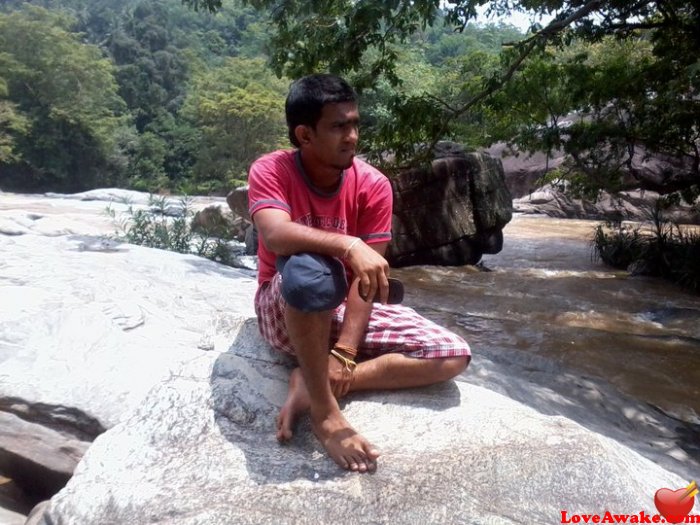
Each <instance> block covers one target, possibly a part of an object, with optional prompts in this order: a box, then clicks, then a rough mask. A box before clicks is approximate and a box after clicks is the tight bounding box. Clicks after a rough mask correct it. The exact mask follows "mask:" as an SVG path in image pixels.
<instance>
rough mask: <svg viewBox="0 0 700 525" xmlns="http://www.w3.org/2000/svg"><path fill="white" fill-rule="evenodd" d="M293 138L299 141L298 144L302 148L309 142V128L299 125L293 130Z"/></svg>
mask: <svg viewBox="0 0 700 525" xmlns="http://www.w3.org/2000/svg"><path fill="white" fill-rule="evenodd" d="M294 136H295V137H296V138H297V140H298V141H299V144H301V145H302V146H304V145H306V144H308V143H309V142H310V141H311V128H310V127H309V126H306V125H304V124H299V125H298V126H297V127H296V128H294Z"/></svg>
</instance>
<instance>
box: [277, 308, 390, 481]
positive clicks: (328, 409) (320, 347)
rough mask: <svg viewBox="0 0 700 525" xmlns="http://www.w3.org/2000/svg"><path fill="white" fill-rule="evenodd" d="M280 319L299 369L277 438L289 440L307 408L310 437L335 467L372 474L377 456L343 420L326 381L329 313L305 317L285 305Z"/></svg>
mask: <svg viewBox="0 0 700 525" xmlns="http://www.w3.org/2000/svg"><path fill="white" fill-rule="evenodd" d="M284 317H285V323H286V326H287V333H288V336H289V340H290V342H291V343H292V345H293V347H294V349H295V350H296V357H297V359H298V361H299V368H298V369H297V370H296V371H295V377H293V378H290V391H289V396H288V398H287V402H286V403H285V406H284V407H283V409H282V412H281V413H280V419H279V420H278V424H280V425H281V426H280V427H279V428H278V438H280V437H281V438H282V439H284V438H286V437H287V436H289V437H291V425H292V423H293V420H294V418H295V416H296V415H297V414H298V413H299V412H300V411H302V410H305V409H306V408H309V409H310V414H311V425H312V428H313V430H314V434H316V437H317V438H318V439H319V441H320V442H321V444H322V445H323V446H324V448H325V449H326V451H327V452H328V454H329V455H330V456H331V458H332V459H333V460H334V461H335V462H336V463H337V464H338V465H340V466H341V467H343V468H346V469H349V470H355V471H359V472H366V471H371V470H374V469H375V468H376V459H377V457H379V453H378V452H377V451H376V449H375V448H374V447H373V446H372V445H370V444H369V443H368V442H367V440H366V439H365V438H363V437H362V436H360V435H359V434H358V433H357V432H356V431H355V430H354V429H353V428H352V427H351V426H350V425H349V424H348V422H347V421H346V419H345V418H344V417H343V415H342V413H341V412H340V408H339V406H338V401H337V400H336V399H335V397H334V396H333V393H332V391H331V388H330V383H329V381H328V341H329V336H330V326H331V312H312V313H305V312H301V311H300V310H297V309H296V308H293V307H292V306H289V305H287V307H286V309H285V314H284ZM299 374H300V375H301V376H302V378H303V381H300V379H301V378H299V377H298V376H299ZM307 403H308V405H307ZM285 414H286V415H287V416H288V417H284V415H285Z"/></svg>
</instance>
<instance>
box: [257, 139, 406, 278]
mask: <svg viewBox="0 0 700 525" xmlns="http://www.w3.org/2000/svg"><path fill="white" fill-rule="evenodd" d="M248 184H249V188H248V208H249V210H250V216H251V217H253V215H255V212H257V211H259V210H262V209H265V208H277V209H280V210H284V211H286V212H287V213H289V215H290V217H291V219H292V220H293V221H294V222H297V223H300V224H304V225H306V226H311V227H313V228H318V229H320V230H325V231H330V232H334V233H342V234H346V235H352V236H354V237H359V238H361V239H362V240H363V241H365V242H366V243H368V244H371V243H376V242H385V241H389V240H391V207H392V202H393V194H392V191H391V184H390V183H389V179H387V178H386V177H385V176H384V175H383V174H382V173H381V172H380V171H378V170H377V169H376V168H374V167H372V166H370V165H369V164H367V163H366V162H364V161H362V160H360V159H357V158H355V159H354V160H353V162H352V166H351V167H350V168H348V169H346V170H345V171H344V172H343V175H342V180H341V182H340V185H339V187H338V189H337V190H336V191H334V192H333V193H323V192H321V191H320V190H318V189H317V188H315V187H314V186H312V184H311V182H310V181H309V179H308V177H307V176H306V174H305V173H304V170H303V168H302V165H301V159H300V158H299V156H298V154H297V151H296V150H280V151H275V152H273V153H269V154H267V155H264V156H263V157H260V158H259V159H258V160H256V161H255V162H254V163H253V165H252V166H251V167H250V173H249V176H248ZM275 258H276V255H275V254H274V253H272V252H270V251H269V250H268V249H267V248H266V247H265V243H264V242H263V240H262V237H259V238H258V283H260V284H262V283H264V282H267V281H269V280H271V279H272V277H273V276H274V275H275V271H276V270H275Z"/></svg>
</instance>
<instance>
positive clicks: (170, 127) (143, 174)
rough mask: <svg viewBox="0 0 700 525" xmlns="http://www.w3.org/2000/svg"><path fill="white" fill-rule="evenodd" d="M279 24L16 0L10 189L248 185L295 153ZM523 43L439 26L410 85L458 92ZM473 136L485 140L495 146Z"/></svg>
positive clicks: (159, 2) (370, 94)
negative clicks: (255, 174) (477, 64)
mask: <svg viewBox="0 0 700 525" xmlns="http://www.w3.org/2000/svg"><path fill="white" fill-rule="evenodd" d="M271 30H272V29H271V26H270V23H269V21H268V20H267V19H266V17H265V16H262V15H261V14H259V13H257V12H256V11H255V10H254V9H253V8H251V7H244V6H242V5H240V4H235V3H230V4H227V5H226V6H224V8H223V9H221V10H220V11H219V12H218V13H216V14H210V13H203V12H195V11H193V10H191V9H189V8H188V7H186V6H182V5H181V4H180V3H179V2H178V1H172V0H170V1H168V0H155V1H153V0H128V1H125V2H117V1H113V0H61V1H58V2H56V1H49V0H47V1H45V2H43V3H42V2H32V3H31V4H30V3H28V2H4V9H3V11H2V12H0V188H2V189H4V190H20V191H37V190H42V191H44V190H56V191H79V190H84V189H88V188H93V187H97V186H105V185H116V186H122V187H130V188H134V189H138V190H146V191H173V192H179V193H189V194H195V193H196V194H202V193H221V192H225V191H227V190H228V189H230V188H231V187H233V186H235V185H237V184H240V183H242V182H243V181H244V180H245V177H246V169H247V166H248V165H249V163H250V162H251V161H252V160H253V159H254V158H255V157H257V156H258V155H260V154H261V153H263V152H264V151H267V150H270V149H273V148H276V147H279V146H284V147H286V146H287V145H288V142H287V138H286V136H287V133H286V129H285V127H284V121H283V104H284V97H285V95H286V91H287V87H288V84H289V79H288V78H286V77H285V76H284V75H280V76H279V77H278V76H277V75H275V74H274V73H273V72H272V70H271V69H270V67H269V65H268V62H269V58H268V55H267V51H266V42H267V40H268V35H269V33H270V31H271ZM521 37H522V35H521V34H520V33H519V32H518V31H517V30H516V29H515V28H513V27H508V26H488V27H476V26H469V27H468V28H466V30H465V31H464V32H462V33H459V34H456V33H454V32H452V31H450V30H449V29H447V28H443V29H439V28H435V29H430V30H428V31H426V32H424V33H422V34H420V35H417V36H416V37H415V38H414V39H413V40H412V41H411V42H408V43H406V45H405V46H404V47H403V49H402V50H401V52H402V56H401V57H400V60H399V61H398V63H397V68H396V74H397V75H398V77H399V78H401V80H402V81H403V87H402V88H401V90H402V91H403V92H406V93H409V94H420V93H428V92H431V90H440V89H447V90H449V89H450V82H451V80H450V78H449V76H448V73H449V72H450V71H452V69H453V67H454V62H455V61H457V60H461V57H464V56H467V55H470V54H471V55H472V56H474V57H477V56H478V57H481V58H480V60H488V59H490V60H497V54H498V52H499V50H500V47H501V44H502V42H504V41H509V40H517V39H519V38H521ZM395 92H396V90H395V88H394V87H393V86H392V85H391V84H389V83H388V82H384V81H380V82H378V83H377V84H376V85H375V86H373V87H372V88H370V89H366V90H364V91H363V93H362V97H363V100H362V104H363V108H364V119H365V124H366V127H367V130H368V140H367V141H365V142H366V144H367V145H368V147H369V146H371V145H372V144H373V141H374V139H373V138H372V136H373V135H374V136H376V135H377V133H378V132H377V130H378V129H379V128H380V127H381V125H382V123H383V121H385V120H387V119H388V118H389V117H388V115H389V114H390V111H389V109H388V104H389V103H390V99H391V96H393V95H394V94H395ZM385 115H387V117H386V118H385ZM469 128H470V126H469V123H466V122H465V130H464V137H465V138H466V137H469V140H470V141H473V142H472V144H471V145H472V146H478V145H479V144H481V143H483V142H484V139H485V138H486V137H483V135H484V130H483V129H481V128H479V127H478V126H477V127H475V126H474V123H471V128H472V129H469Z"/></svg>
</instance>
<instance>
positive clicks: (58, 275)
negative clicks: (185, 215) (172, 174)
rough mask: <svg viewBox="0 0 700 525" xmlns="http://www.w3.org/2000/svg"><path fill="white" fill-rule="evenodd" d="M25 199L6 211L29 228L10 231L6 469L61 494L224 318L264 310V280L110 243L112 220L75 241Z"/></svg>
mask: <svg viewBox="0 0 700 525" xmlns="http://www.w3.org/2000/svg"><path fill="white" fill-rule="evenodd" d="M13 198H14V197H11V196H8V195H2V196H0V202H3V203H4V204H5V205H7V204H8V201H9V200H10V199H13ZM58 200H59V199H44V202H43V205H44V206H45V207H46V209H47V210H49V209H50V208H51V207H52V205H56V204H57V203H56V202H55V201H58ZM22 201H23V199H17V200H16V201H15V204H16V203H17V202H22ZM60 201H61V203H59V204H58V206H59V209H62V210H65V209H66V208H64V207H63V205H64V204H65V203H66V201H67V199H60ZM24 202H25V203H27V204H28V206H27V207H28V208H30V209H31V211H22V210H21V209H19V210H18V209H17V208H16V207H15V208H14V210H12V211H8V210H7V209H3V210H1V211H2V215H0V217H3V218H4V219H5V220H6V221H7V222H12V223H14V224H19V223H20V222H21V221H22V220H23V219H22V218H23V217H25V218H26V220H27V221H28V222H27V226H26V227H25V228H23V229H21V231H15V233H14V234H12V235H10V234H8V231H7V229H5V230H3V233H5V235H0V250H1V251H2V253H3V258H2V263H1V264H0V277H1V280H0V288H1V290H0V296H2V301H0V421H1V424H0V429H1V430H0V472H3V473H5V474H7V475H10V476H11V477H12V478H13V479H15V480H16V481H17V482H18V483H22V485H23V486H24V487H25V488H26V489H28V490H30V491H31V492H33V493H34V494H35V495H37V496H46V497H49V496H51V495H52V494H54V493H55V492H56V491H57V490H58V489H59V488H60V487H61V486H63V485H64V484H65V482H66V481H67V480H68V478H69V477H70V475H71V474H72V471H73V469H74V467H75V465H76V464H77V462H78V461H79V459H80V457H82V455H83V453H84V452H85V450H86V449H87V447H88V445H89V443H90V442H91V441H92V440H93V439H94V438H95V437H96V436H97V435H99V434H100V433H102V432H104V430H105V429H107V428H110V427H112V426H114V425H115V424H116V423H117V422H118V421H119V419H120V417H121V415H122V414H123V413H124V412H125V411H128V410H130V409H132V408H134V407H135V406H137V405H138V404H139V403H140V402H141V400H142V398H143V396H144V395H145V394H146V392H147V391H148V390H149V389H150V388H151V387H152V386H153V384H154V383H155V382H157V381H159V380H161V379H162V378H164V377H167V376H168V374H169V373H170V368H171V367H172V366H178V365H179V364H180V363H183V362H185V361H187V360H189V359H191V358H192V357H193V355H196V354H197V353H198V352H205V351H208V350H210V349H211V344H212V343H211V337H212V334H213V332H214V330H215V329H216V325H217V323H220V322H222V321H221V318H222V317H221V316H222V315H224V316H226V315H233V314H241V315H246V316H250V315H252V313H253V312H252V302H251V300H250V298H251V294H252V293H253V292H254V290H255V288H256V283H255V281H254V279H253V278H251V277H250V273H244V272H242V271H238V270H234V269H232V268H228V267H225V266H221V265H218V264H215V263H213V262H210V261H207V260H205V259H201V258H198V257H194V256H188V255H179V254H175V253H171V252H164V251H160V250H152V249H147V248H142V247H138V246H131V245H126V244H119V243H116V242H114V241H108V240H104V239H103V238H101V237H98V236H96V234H97V233H98V232H100V231H105V230H107V228H108V226H107V220H106V219H100V220H95V221H90V220H89V219H87V220H86V219H85V218H83V221H82V222H78V221H77V220H75V221H72V222H71V225H70V229H69V230H68V234H66V229H65V224H66V218H65V216H64V215H63V214H62V213H60V212H56V213H53V212H54V211H55V210H51V211H52V213H39V212H37V211H36V208H33V207H32V206H31V205H29V200H28V198H25V199H24ZM86 204H91V203H86ZM104 206H105V203H104V202H100V203H99V206H98V207H92V206H88V207H87V214H86V215H87V217H89V216H90V213H91V211H92V210H93V209H94V210H95V213H96V215H98V216H99V214H100V213H101V211H97V210H102V209H104ZM38 215H41V218H40V219H32V218H31V217H32V216H33V217H36V216H38ZM101 220H104V221H105V222H104V223H102V222H101ZM39 221H41V222H42V223H43V224H42V227H41V228H40V229H39V228H37V227H36V224H35V223H36V222H39ZM18 230H19V228H18ZM79 232H83V233H85V232H87V233H88V235H84V234H80V233H79Z"/></svg>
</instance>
